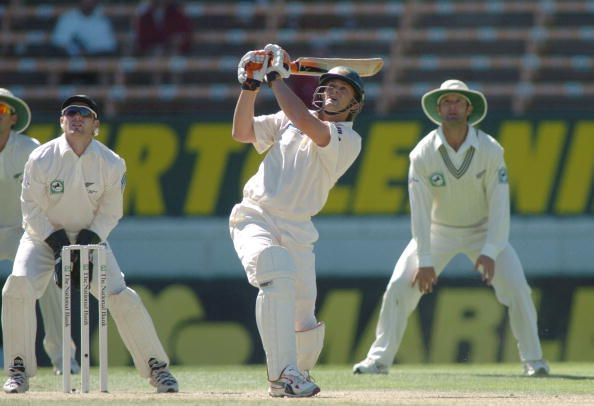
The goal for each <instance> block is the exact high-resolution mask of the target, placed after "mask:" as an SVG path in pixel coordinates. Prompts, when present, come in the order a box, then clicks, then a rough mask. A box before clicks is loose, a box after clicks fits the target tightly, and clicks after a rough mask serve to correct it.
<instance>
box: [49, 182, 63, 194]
mask: <svg viewBox="0 0 594 406" xmlns="http://www.w3.org/2000/svg"><path fill="white" fill-rule="evenodd" d="M59 193H64V181H63V180H59V179H55V180H52V181H51V183H50V194H52V195H55V194H59Z"/></svg>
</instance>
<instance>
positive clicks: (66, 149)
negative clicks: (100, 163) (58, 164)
mask: <svg viewBox="0 0 594 406" xmlns="http://www.w3.org/2000/svg"><path fill="white" fill-rule="evenodd" d="M96 144H97V143H96V142H95V139H94V138H93V139H92V140H91V143H90V144H89V145H88V146H87V149H86V150H85V152H83V154H82V155H81V156H84V155H89V154H92V153H94V152H95V151H97V145H96ZM58 151H60V156H61V157H64V156H65V155H66V154H67V153H71V154H72V155H74V156H76V154H75V153H74V151H73V150H72V147H70V144H68V141H66V135H65V134H62V135H61V136H60V138H58Z"/></svg>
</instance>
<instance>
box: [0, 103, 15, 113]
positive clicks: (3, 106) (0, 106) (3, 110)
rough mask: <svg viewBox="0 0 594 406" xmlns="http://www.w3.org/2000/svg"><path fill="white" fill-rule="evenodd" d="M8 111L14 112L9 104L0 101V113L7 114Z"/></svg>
mask: <svg viewBox="0 0 594 406" xmlns="http://www.w3.org/2000/svg"><path fill="white" fill-rule="evenodd" d="M8 113H10V114H14V109H13V108H12V107H11V106H9V105H8V104H3V103H0V115H3V114H8Z"/></svg>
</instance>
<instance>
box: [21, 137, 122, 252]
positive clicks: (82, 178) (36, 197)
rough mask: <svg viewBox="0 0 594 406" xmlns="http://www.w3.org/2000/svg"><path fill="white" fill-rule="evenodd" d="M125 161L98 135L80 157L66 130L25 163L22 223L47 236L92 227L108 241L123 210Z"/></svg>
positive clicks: (39, 235) (34, 233)
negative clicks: (102, 142)
mask: <svg viewBox="0 0 594 406" xmlns="http://www.w3.org/2000/svg"><path fill="white" fill-rule="evenodd" d="M125 174H126V164H125V162H124V160H123V159H122V158H120V157H119V156H118V155H117V154H116V153H115V152H113V151H112V150H110V149H109V148H107V147H106V146H105V145H103V144H101V143H100V142H99V141H97V140H95V139H93V141H91V143H90V144H89V146H88V147H87V149H86V150H85V152H84V153H83V154H82V155H81V156H80V157H78V156H77V155H76V154H75V153H74V151H73V150H72V148H70V146H69V145H68V142H67V141H66V137H65V136H64V134H62V136H60V137H58V138H56V139H54V140H52V141H50V142H48V143H46V144H43V145H42V146H40V147H39V148H37V149H36V150H35V151H33V153H31V156H30V157H29V161H28V162H27V164H26V166H25V177H24V180H23V193H22V196H21V201H22V207H23V226H24V228H25V232H26V233H27V234H29V235H30V236H31V237H32V238H35V239H39V240H45V239H46V238H47V237H48V236H49V235H50V234H51V233H52V232H54V231H56V230H58V229H60V228H64V229H65V230H66V232H67V233H69V235H70V237H71V238H72V235H76V234H77V233H78V232H79V231H80V230H81V229H83V228H88V229H90V230H92V231H94V232H95V233H97V234H98V235H99V236H100V237H101V240H103V241H104V240H106V239H107V236H108V235H109V233H110V232H111V230H112V229H113V228H114V227H115V226H116V225H117V223H118V221H119V219H120V218H121V217H122V215H123V199H122V197H123V191H124V186H125V179H126V177H125Z"/></svg>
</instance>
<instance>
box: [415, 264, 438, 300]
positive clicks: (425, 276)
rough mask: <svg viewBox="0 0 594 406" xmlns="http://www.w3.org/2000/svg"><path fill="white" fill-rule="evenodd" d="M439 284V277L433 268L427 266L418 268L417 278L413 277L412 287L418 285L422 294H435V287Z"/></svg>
mask: <svg viewBox="0 0 594 406" xmlns="http://www.w3.org/2000/svg"><path fill="white" fill-rule="evenodd" d="M436 283H437V275H436V274H435V269H434V268H433V267H432V266H425V267H420V268H417V271H416V272H415V276H413V280H412V286H413V287H414V286H415V285H418V287H419V291H420V292H421V293H431V292H433V286H434V285H435V284H436Z"/></svg>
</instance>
